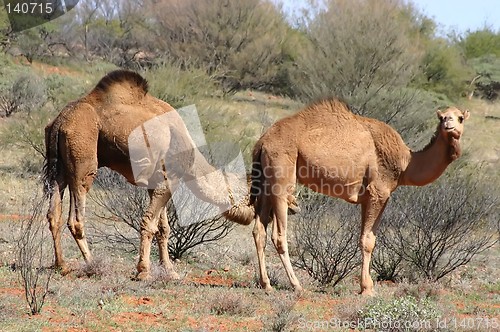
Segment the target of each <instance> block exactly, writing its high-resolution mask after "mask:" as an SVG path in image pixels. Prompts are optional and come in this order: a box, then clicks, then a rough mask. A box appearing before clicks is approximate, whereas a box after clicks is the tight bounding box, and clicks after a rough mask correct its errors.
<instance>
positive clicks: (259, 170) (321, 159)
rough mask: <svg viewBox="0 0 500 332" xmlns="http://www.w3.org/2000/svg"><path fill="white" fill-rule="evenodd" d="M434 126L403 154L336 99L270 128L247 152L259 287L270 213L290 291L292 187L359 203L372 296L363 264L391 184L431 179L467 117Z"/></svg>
mask: <svg viewBox="0 0 500 332" xmlns="http://www.w3.org/2000/svg"><path fill="white" fill-rule="evenodd" d="M437 115H438V118H439V121H440V123H439V125H438V128H437V130H436V133H435V135H434V137H433V138H432V140H431V142H430V143H429V144H428V145H427V146H426V147H425V148H424V149H423V150H422V151H419V152H413V151H411V150H410V149H409V148H408V147H407V146H406V145H405V144H404V142H403V140H402V139H401V137H400V136H399V134H398V133H397V132H396V131H395V130H394V129H392V128H391V127H390V126H388V125H387V124H385V123H382V122H380V121H377V120H374V119H369V118H365V117H362V116H358V115H355V114H353V113H352V112H351V111H350V110H349V108H348V106H347V105H346V104H345V103H343V102H341V101H339V100H336V99H329V100H323V101H320V102H317V103H314V104H312V105H310V106H308V107H306V108H305V109H304V110H302V111H300V112H298V113H296V114H295V115H292V116H290V117H288V118H285V119H282V120H280V121H278V122H277V123H275V124H274V125H273V126H272V127H271V128H270V129H269V130H268V131H267V132H266V133H265V134H264V135H263V136H262V137H261V138H260V140H259V141H258V142H257V144H256V146H255V148H254V151H253V166H252V188H251V199H250V201H251V202H252V203H254V204H255V211H256V222H255V227H254V230H253V236H254V240H255V245H256V247H257V255H258V260H259V269H260V283H261V285H262V287H263V288H265V289H267V290H270V289H272V287H271V285H270V283H269V277H268V275H267V271H266V264H265V256H264V249H265V244H266V229H267V225H268V223H269V221H270V220H269V219H270V218H269V216H270V215H271V218H272V223H273V229H272V242H273V244H274V246H275V247H276V250H277V251H278V253H279V256H280V258H281V261H282V263H283V265H284V267H285V269H286V272H287V274H288V278H289V280H290V282H291V284H292V285H293V286H294V288H295V289H296V290H301V289H302V287H301V285H300V283H299V281H298V279H297V278H296V276H295V274H294V272H293V269H292V265H291V263H290V258H289V254H288V245H287V196H288V195H290V194H292V193H293V192H294V190H295V184H296V182H299V183H301V184H303V185H305V186H307V187H309V188H311V189H312V190H314V191H316V192H319V193H323V194H325V195H329V196H332V197H338V198H342V199H344V200H346V201H347V202H350V203H354V204H361V216H362V223H361V237H360V239H359V245H360V249H361V250H362V272H361V293H362V294H368V295H371V294H372V293H373V281H372V279H371V277H370V273H369V268H370V259H371V254H372V251H373V249H374V246H375V233H376V230H377V226H378V223H379V221H380V216H381V215H382V212H383V210H384V208H385V206H386V204H387V201H388V199H389V196H390V195H391V193H392V192H393V191H394V190H395V189H396V188H397V187H398V186H399V185H413V186H423V185H425V184H428V183H430V182H432V181H434V180H436V179H437V178H438V177H439V176H440V175H441V174H442V173H443V172H444V170H445V169H446V167H447V166H448V165H449V164H450V163H451V162H452V161H453V160H455V159H456V158H458V157H459V156H460V141H459V140H460V136H461V135H462V132H463V128H464V127H463V122H464V120H466V119H467V118H468V117H469V112H468V111H465V112H462V111H460V110H458V109H456V108H453V107H452V108H448V109H447V110H446V111H444V112H441V111H438V112H437Z"/></svg>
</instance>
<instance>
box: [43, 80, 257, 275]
mask: <svg viewBox="0 0 500 332" xmlns="http://www.w3.org/2000/svg"><path fill="white" fill-rule="evenodd" d="M147 88H148V86H147V82H146V80H144V79H143V78H142V77H141V76H140V75H139V74H136V73H134V72H130V71H125V70H118V71H114V72H111V73H109V74H108V75H106V76H105V77H103V78H102V79H101V80H100V82H99V83H98V84H97V85H96V87H95V88H94V89H93V90H92V91H91V92H90V93H89V94H88V95H86V96H84V97H82V98H81V99H79V100H77V101H75V102H72V103H70V104H69V105H67V106H66V107H65V108H64V109H63V110H62V111H61V113H60V114H59V115H58V116H57V117H56V118H55V119H54V120H53V121H52V122H51V123H50V124H49V125H47V127H46V128H45V144H46V160H45V165H44V183H45V189H46V192H47V193H48V194H49V196H50V206H49V211H48V213H47V218H48V221H49V227H50V230H51V232H52V236H53V240H54V252H55V266H56V267H59V268H62V269H63V271H64V270H66V267H65V262H64V258H63V254H62V248H61V232H62V228H63V227H62V226H63V221H62V198H63V194H64V191H65V188H66V187H69V193H70V209H69V217H68V221H67V224H68V227H69V229H70V231H71V234H72V236H73V237H74V239H75V241H76V243H77V244H78V247H79V249H80V251H81V252H82V255H83V257H84V259H85V261H90V260H91V254H90V251H89V247H88V244H87V239H86V236H85V231H84V222H85V199H86V194H87V192H88V191H89V190H90V187H91V186H92V182H93V180H94V178H95V176H96V174H97V169H98V168H99V167H102V166H107V167H109V168H111V169H113V170H115V171H117V172H118V173H120V174H122V175H123V176H124V177H125V178H126V179H127V181H129V182H130V183H132V184H136V185H137V184H139V183H140V181H142V182H145V183H147V182H148V177H150V176H151V177H152V176H156V177H157V176H158V173H160V176H163V181H160V182H161V183H160V184H159V185H158V186H156V187H154V188H151V187H149V186H148V188H149V190H148V192H149V196H150V203H149V206H148V208H147V210H146V213H145V214H144V216H143V218H142V220H141V234H140V252H139V255H140V257H139V262H138V264H137V277H138V278H139V279H144V278H147V277H148V276H149V272H150V258H149V256H150V248H151V242H152V238H153V236H156V239H157V242H158V246H159V254H160V262H161V264H162V265H163V266H164V267H165V268H166V269H167V270H169V271H170V272H171V273H172V275H173V276H174V277H175V276H177V275H176V273H175V272H174V271H173V265H172V263H171V262H170V259H169V256H168V246H167V241H168V236H169V232H170V228H169V225H168V221H167V217H166V212H165V205H166V204H167V202H168V201H169V199H170V198H171V196H172V190H171V189H172V188H171V187H169V186H168V185H166V184H169V183H172V182H171V181H168V182H167V178H166V177H167V174H168V173H167V172H165V171H164V170H165V168H164V167H163V172H151V171H149V170H148V168H146V172H143V173H141V174H138V175H139V176H137V174H135V173H134V169H133V160H131V157H132V152H131V151H130V149H132V148H133V147H132V146H131V145H130V139H131V133H132V132H133V131H134V130H135V129H137V128H139V129H141V128H142V130H143V131H144V126H145V125H144V124H146V123H151V121H153V120H155V119H159V118H162V119H163V120H162V121H163V122H162V121H159V122H158V123H157V124H156V127H155V128H154V129H155V130H157V131H159V132H158V133H156V134H155V135H153V136H154V137H146V136H144V139H146V141H147V140H148V139H149V141H150V142H152V141H158V140H160V143H159V144H160V145H162V146H161V148H164V149H165V150H168V149H171V148H172V146H174V145H175V146H176V147H177V149H178V148H179V146H183V147H184V149H181V150H179V149H178V150H177V151H180V152H182V153H178V154H175V153H174V154H171V156H172V157H173V158H174V159H175V160H173V161H172V160H161V161H162V162H164V163H165V164H166V163H169V162H170V166H172V165H173V164H174V165H173V168H174V169H175V171H173V172H171V173H170V174H169V175H172V176H173V177H176V179H168V180H173V181H174V183H175V181H178V180H180V179H184V180H187V181H188V182H190V183H191V185H192V186H194V187H196V193H197V196H200V197H199V198H200V199H202V200H204V201H207V202H211V203H214V204H215V205H216V206H219V207H220V208H221V210H223V211H225V212H224V215H225V216H226V218H228V219H230V220H233V221H235V222H237V223H240V224H243V225H248V224H250V223H251V222H252V220H253V219H254V209H253V207H251V206H249V205H248V201H247V202H245V200H244V199H243V200H241V201H240V202H237V203H238V204H234V200H235V196H234V192H232V189H234V186H235V185H236V186H238V185H240V184H238V183H236V182H238V181H236V182H234V183H228V180H227V179H228V178H229V179H231V177H230V176H229V175H232V174H227V175H228V176H227V177H225V176H224V174H222V173H221V171H218V170H216V169H215V168H214V167H212V166H211V165H210V164H209V163H208V162H207V161H206V160H205V158H204V157H203V155H202V154H201V153H200V151H199V150H198V149H197V148H196V146H195V144H194V142H193V141H192V139H191V137H190V135H189V133H188V131H187V129H186V127H185V125H184V123H183V121H182V119H181V118H180V117H179V115H178V114H177V112H176V111H175V109H174V108H172V107H171V106H170V105H169V104H167V103H165V102H163V101H161V100H159V99H157V98H154V97H152V96H151V95H149V94H148V92H147V91H148V89H147ZM139 132H141V131H139ZM144 135H146V134H145V133H144ZM136 152H137V151H136ZM162 152H165V151H162ZM167 156H168V154H167ZM161 157H162V156H159V158H160V159H161ZM146 159H147V158H146ZM143 161H144V160H141V162H143ZM146 162H149V164H151V165H154V163H155V162H157V161H156V160H149V161H148V160H146ZM165 164H163V166H165ZM144 174H146V175H147V176H146V177H145V176H144ZM138 179H139V180H140V181H138ZM229 181H231V180H229ZM243 182H244V186H243V187H245V188H246V179H243ZM235 183H236V184H235ZM239 189H241V188H239ZM244 190H245V192H244V194H245V195H246V194H247V191H246V189H244ZM246 198H247V200H248V197H246ZM223 207H224V208H223Z"/></svg>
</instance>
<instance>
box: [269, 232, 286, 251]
mask: <svg viewBox="0 0 500 332" xmlns="http://www.w3.org/2000/svg"><path fill="white" fill-rule="evenodd" d="M272 241H273V244H274V247H275V248H276V251H278V254H284V253H285V251H286V250H287V242H286V237H285V236H284V235H278V236H273V238H272Z"/></svg>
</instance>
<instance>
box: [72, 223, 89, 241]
mask: <svg viewBox="0 0 500 332" xmlns="http://www.w3.org/2000/svg"><path fill="white" fill-rule="evenodd" d="M68 228H69V230H70V232H71V235H73V237H74V238H75V239H82V238H83V237H84V236H85V231H84V227H83V223H81V222H78V221H77V222H70V223H68Z"/></svg>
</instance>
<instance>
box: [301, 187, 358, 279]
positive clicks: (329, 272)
mask: <svg viewBox="0 0 500 332" xmlns="http://www.w3.org/2000/svg"><path fill="white" fill-rule="evenodd" d="M300 206H301V212H300V213H299V214H298V215H297V216H296V218H295V219H296V220H295V223H294V224H295V226H294V229H293V230H294V232H293V237H294V243H295V248H294V251H295V256H296V259H295V261H294V265H295V266H297V267H299V268H302V269H304V270H305V271H307V273H308V274H309V275H310V276H311V277H313V278H314V279H315V280H317V281H318V282H319V283H320V284H322V285H327V284H331V285H332V286H335V285H336V284H338V283H339V282H340V281H342V280H343V279H344V278H345V277H346V276H347V275H349V273H350V272H351V271H352V270H353V269H354V268H355V267H356V266H358V265H359V257H358V242H359V241H358V238H359V216H358V215H359V212H358V211H356V210H357V209H355V208H351V207H350V206H348V205H347V204H346V203H344V202H340V201H338V200H333V199H332V198H330V197H326V196H324V195H321V194H316V193H312V192H310V191H308V190H307V191H306V193H305V194H303V195H301V197H300Z"/></svg>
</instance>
